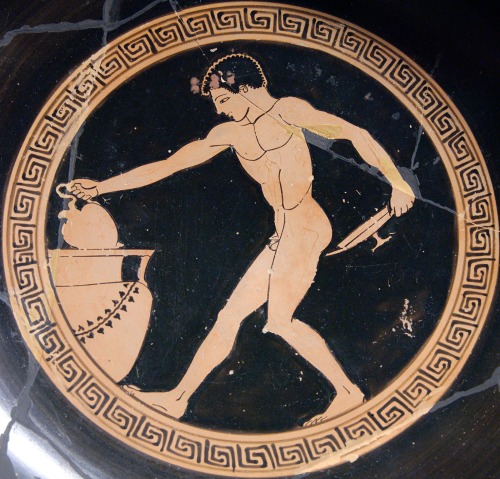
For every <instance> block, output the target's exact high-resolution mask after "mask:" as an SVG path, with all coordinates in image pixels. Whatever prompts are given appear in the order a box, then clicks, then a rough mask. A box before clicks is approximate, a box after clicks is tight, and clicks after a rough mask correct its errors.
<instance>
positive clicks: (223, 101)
mask: <svg viewBox="0 0 500 479" xmlns="http://www.w3.org/2000/svg"><path fill="white" fill-rule="evenodd" d="M228 100H229V97H228V96H226V97H225V98H223V99H222V100H221V101H220V103H226V101H228Z"/></svg>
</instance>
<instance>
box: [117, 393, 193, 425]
mask: <svg viewBox="0 0 500 479" xmlns="http://www.w3.org/2000/svg"><path fill="white" fill-rule="evenodd" d="M122 388H123V389H124V391H125V392H126V393H127V394H129V395H130V396H134V397H136V398H137V399H140V400H141V401H142V402H144V403H146V404H148V405H149V406H152V407H154V408H155V409H158V411H160V412H163V413H165V414H167V415H169V416H170V417H173V418H175V419H179V418H180V417H182V416H183V415H184V413H185V412H186V409H187V406H188V401H187V399H185V398H184V396H185V394H184V393H183V392H181V393H179V391H176V390H175V389H173V390H172V391H164V392H147V391H141V390H140V389H139V388H137V387H135V386H122Z"/></svg>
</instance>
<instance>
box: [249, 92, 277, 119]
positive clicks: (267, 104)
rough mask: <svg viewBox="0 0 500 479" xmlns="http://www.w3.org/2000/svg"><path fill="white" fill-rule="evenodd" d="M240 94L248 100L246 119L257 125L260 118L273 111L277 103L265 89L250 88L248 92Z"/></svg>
mask: <svg viewBox="0 0 500 479" xmlns="http://www.w3.org/2000/svg"><path fill="white" fill-rule="evenodd" d="M240 94H241V95H243V96H244V97H245V98H246V99H247V100H248V103H249V108H248V112H247V115H246V117H247V119H248V121H249V122H250V123H255V122H256V121H257V119H258V118H260V117H261V116H262V115H264V114H266V113H267V112H268V111H269V110H271V108H272V107H273V106H274V104H275V103H276V101H277V99H276V98H274V97H272V96H271V95H270V94H269V92H268V91H267V90H266V89H265V88H249V89H248V91H247V92H245V93H242V92H240Z"/></svg>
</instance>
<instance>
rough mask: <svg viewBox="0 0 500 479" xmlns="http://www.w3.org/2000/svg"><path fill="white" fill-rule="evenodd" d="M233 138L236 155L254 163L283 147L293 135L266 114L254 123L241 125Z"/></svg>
mask: <svg viewBox="0 0 500 479" xmlns="http://www.w3.org/2000/svg"><path fill="white" fill-rule="evenodd" d="M235 133H236V135H235V136H234V141H233V147H234V149H235V150H236V152H237V153H238V155H239V156H240V157H242V158H244V159H246V160H249V161H256V160H258V159H259V158H261V157H262V156H264V154H265V153H267V152H270V151H274V150H278V149H280V148H282V147H284V146H285V145H286V144H287V143H288V142H289V141H290V138H291V137H292V135H293V133H292V132H291V130H290V129H287V128H286V127H285V126H284V125H283V124H282V123H280V122H278V121H277V120H276V119H274V118H272V117H271V116H269V115H268V114H266V115H263V116H262V117H260V118H259V119H258V120H257V121H256V122H255V123H253V124H252V123H249V124H247V125H241V126H239V127H238V128H237V131H236V132H235Z"/></svg>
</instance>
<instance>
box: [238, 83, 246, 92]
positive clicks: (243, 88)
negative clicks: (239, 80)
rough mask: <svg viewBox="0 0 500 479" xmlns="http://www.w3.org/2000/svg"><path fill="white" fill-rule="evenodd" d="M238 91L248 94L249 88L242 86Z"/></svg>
mask: <svg viewBox="0 0 500 479" xmlns="http://www.w3.org/2000/svg"><path fill="white" fill-rule="evenodd" d="M238 90H239V92H240V93H248V86H247V85H240V87H239V88H238Z"/></svg>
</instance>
